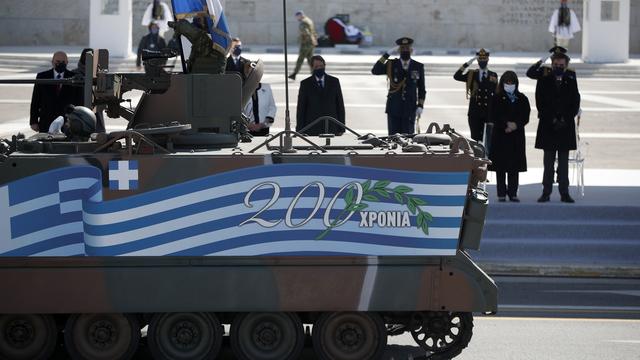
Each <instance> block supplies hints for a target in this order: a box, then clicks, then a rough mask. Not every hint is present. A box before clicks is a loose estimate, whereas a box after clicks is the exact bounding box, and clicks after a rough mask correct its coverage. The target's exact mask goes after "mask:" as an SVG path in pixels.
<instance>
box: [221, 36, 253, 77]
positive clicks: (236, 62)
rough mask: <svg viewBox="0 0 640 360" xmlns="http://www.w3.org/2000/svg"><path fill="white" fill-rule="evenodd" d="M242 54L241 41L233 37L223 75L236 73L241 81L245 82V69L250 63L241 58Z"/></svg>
mask: <svg viewBox="0 0 640 360" xmlns="http://www.w3.org/2000/svg"><path fill="white" fill-rule="evenodd" d="M241 54H242V41H240V38H237V37H234V38H233V39H231V54H229V56H228V57H227V66H226V68H225V73H227V74H231V73H238V74H240V77H241V78H242V81H243V82H244V80H245V71H244V70H245V67H246V66H247V64H250V63H251V61H249V59H246V58H244V57H242V56H241Z"/></svg>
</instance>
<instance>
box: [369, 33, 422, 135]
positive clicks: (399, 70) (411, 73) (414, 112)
mask: <svg viewBox="0 0 640 360" xmlns="http://www.w3.org/2000/svg"><path fill="white" fill-rule="evenodd" d="M396 45H398V46H397V47H393V48H392V49H390V50H389V51H387V52H385V53H384V55H382V57H381V58H380V60H378V62H376V64H375V65H373V69H371V73H372V74H373V75H387V78H388V83H389V93H388V95H387V106H386V113H387V129H388V130H389V135H393V134H398V133H400V134H413V133H415V121H416V116H418V117H420V115H421V114H422V109H423V107H424V100H425V96H426V94H427V92H426V90H425V86H424V65H423V64H422V63H420V62H417V61H415V60H413V59H411V54H412V53H413V39H410V38H408V37H403V38H400V39H398V40H396ZM395 52H399V53H400V58H399V59H389V57H390V56H391V54H392V53H395Z"/></svg>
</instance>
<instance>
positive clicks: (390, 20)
mask: <svg viewBox="0 0 640 360" xmlns="http://www.w3.org/2000/svg"><path fill="white" fill-rule="evenodd" d="M89 1H96V0H46V1H44V0H0V45H5V46H6V45H14V46H24V45H78V46H84V45H87V43H88V40H89V36H88V29H89V20H88V17H89ZM132 1H133V13H134V14H133V44H134V47H135V46H137V44H138V42H139V41H140V38H141V37H142V36H143V35H144V34H146V31H147V29H146V28H145V27H143V26H141V25H140V22H141V19H142V14H143V12H144V10H145V8H146V6H147V5H148V4H149V3H150V0H132ZM45 3H46V7H45V6H44V5H43V4H45ZM223 4H224V6H225V13H226V16H227V21H228V23H229V26H230V30H231V32H232V34H233V35H234V36H240V37H241V38H242V40H243V42H244V43H245V44H246V45H247V46H250V45H251V44H258V45H273V44H281V43H282V24H281V21H282V8H281V6H282V1H281V0H226V1H223ZM287 6H288V18H287V24H288V27H289V38H288V40H289V43H290V44H295V43H296V35H297V33H296V31H297V22H296V21H295V19H294V17H293V13H294V12H295V11H296V10H297V9H302V10H304V11H305V12H306V13H307V14H308V15H309V16H310V17H311V18H312V19H314V21H315V23H316V28H317V30H318V32H319V33H320V34H322V33H324V22H325V21H326V20H327V19H328V18H329V17H331V16H333V15H335V14H338V13H347V14H350V15H351V23H352V24H354V25H357V26H360V27H365V26H367V27H369V29H370V30H371V31H372V33H373V36H374V45H377V46H391V45H393V42H394V40H395V39H396V38H398V37H400V36H410V37H413V38H414V39H416V42H417V45H416V46H417V47H419V48H430V49H433V48H443V49H452V48H477V47H488V48H490V49H492V50H498V51H536V52H538V51H540V50H541V49H547V48H549V47H550V46H551V44H552V41H553V40H552V36H551V34H549V33H548V32H547V27H548V24H549V17H550V15H551V13H552V11H553V10H554V9H555V8H556V7H557V6H558V0H482V1H469V0H349V1H344V0H325V1H318V0H288V1H287ZM571 6H572V8H574V10H575V11H576V13H577V15H578V17H579V18H580V19H581V22H582V1H572V2H571ZM167 35H170V34H167ZM581 37H582V33H578V34H577V37H576V39H575V40H574V41H573V42H572V45H571V51H572V52H580V50H581V45H580V43H581ZM630 45H631V46H630V51H631V53H635V54H638V53H640V0H632V1H631V39H630Z"/></svg>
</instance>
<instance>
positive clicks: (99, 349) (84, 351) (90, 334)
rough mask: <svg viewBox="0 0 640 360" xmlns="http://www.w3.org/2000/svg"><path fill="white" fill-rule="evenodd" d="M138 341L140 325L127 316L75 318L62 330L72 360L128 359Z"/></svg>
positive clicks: (135, 319) (106, 315)
mask: <svg viewBox="0 0 640 360" xmlns="http://www.w3.org/2000/svg"><path fill="white" fill-rule="evenodd" d="M139 341H140V325H139V324H138V320H137V318H136V317H135V316H133V315H129V314H74V315H71V316H70V317H69V319H68V320H67V325H66V326H65V328H64V343H65V345H66V348H67V352H68V353H69V355H70V356H71V358H72V359H78V360H103V359H104V360H112V359H113V360H116V359H118V360H125V359H131V358H132V357H133V355H134V354H135V352H136V350H137V348H138V342H139Z"/></svg>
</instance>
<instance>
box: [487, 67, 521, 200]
mask: <svg viewBox="0 0 640 360" xmlns="http://www.w3.org/2000/svg"><path fill="white" fill-rule="evenodd" d="M530 113H531V106H530V105H529V99H528V98H527V97H526V96H525V95H524V94H523V93H521V92H520V91H518V76H517V75H516V73H515V72H513V71H507V72H505V73H504V74H503V75H502V77H501V78H500V82H499V83H498V89H497V90H496V96H495V97H494V99H493V104H492V106H491V108H490V110H489V121H490V122H492V123H493V133H492V135H491V151H490V153H489V159H491V161H492V164H491V166H490V167H489V170H492V171H495V172H496V178H497V185H498V186H497V188H498V200H499V201H506V196H507V195H508V196H509V200H510V201H514V202H519V201H520V200H519V199H518V173H519V172H524V171H527V155H526V152H525V134H524V126H525V125H527V124H528V123H529V114H530ZM505 176H507V179H508V184H509V185H508V188H507V183H506V182H505Z"/></svg>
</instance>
